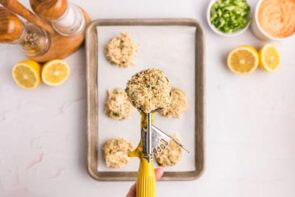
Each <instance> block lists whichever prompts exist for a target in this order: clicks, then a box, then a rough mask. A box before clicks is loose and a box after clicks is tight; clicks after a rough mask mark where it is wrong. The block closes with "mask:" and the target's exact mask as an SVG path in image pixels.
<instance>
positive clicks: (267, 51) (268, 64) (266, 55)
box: [259, 44, 280, 72]
mask: <svg viewBox="0 0 295 197" xmlns="http://www.w3.org/2000/svg"><path fill="white" fill-rule="evenodd" d="M259 57H260V60H259V66H260V67H261V68H262V69H263V70H265V71H268V72H274V71H276V70H277V69H278V68H279V65H280V54H279V51H278V50H277V49H276V47H274V46H273V45H270V44H267V45H265V46H264V47H262V48H261V49H260V50H259Z"/></svg>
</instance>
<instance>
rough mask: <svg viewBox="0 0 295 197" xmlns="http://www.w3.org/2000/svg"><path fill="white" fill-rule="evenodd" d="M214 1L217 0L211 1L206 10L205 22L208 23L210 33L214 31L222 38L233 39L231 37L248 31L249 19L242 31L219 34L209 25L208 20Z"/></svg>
mask: <svg viewBox="0 0 295 197" xmlns="http://www.w3.org/2000/svg"><path fill="white" fill-rule="evenodd" d="M216 1H217V0H211V1H210V3H209V5H208V8H207V22H208V25H209V27H210V28H211V29H212V31H214V32H215V33H216V34H218V35H221V36H224V37H233V36H237V35H240V34H242V33H244V32H245V31H246V30H247V29H248V27H249V25H250V21H251V20H250V18H249V21H248V24H247V25H246V26H245V27H244V28H243V29H240V30H238V31H236V32H233V33H224V32H221V31H219V30H218V29H217V28H216V27H215V26H214V25H213V24H211V20H210V16H211V7H212V5H213V4H214V3H215V2H216ZM249 6H250V5H249Z"/></svg>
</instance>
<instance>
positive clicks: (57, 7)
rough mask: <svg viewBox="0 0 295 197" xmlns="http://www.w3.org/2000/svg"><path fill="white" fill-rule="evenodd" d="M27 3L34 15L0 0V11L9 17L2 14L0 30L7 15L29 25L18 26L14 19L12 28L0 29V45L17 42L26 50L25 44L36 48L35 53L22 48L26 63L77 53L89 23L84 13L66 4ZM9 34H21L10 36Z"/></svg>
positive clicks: (56, 0)
mask: <svg viewBox="0 0 295 197" xmlns="http://www.w3.org/2000/svg"><path fill="white" fill-rule="evenodd" d="M30 3H31V6H32V9H33V10H34V12H35V13H33V12H31V11H30V10H29V9H27V8H26V7H25V6H23V5H22V4H21V3H20V2H19V1H16V0H0V8H1V9H2V8H5V9H7V11H9V14H8V12H7V11H5V12H4V11H2V16H0V24H1V25H0V26H2V23H1V22H2V21H1V20H3V19H5V18H7V15H9V17H12V15H11V14H16V15H18V16H20V17H22V18H23V19H25V20H27V21H28V22H29V23H22V22H21V21H20V20H19V18H17V17H16V15H14V19H15V20H13V21H12V22H13V23H11V24H12V25H10V26H6V29H5V25H4V26H3V27H1V28H2V30H1V31H0V34H1V36H2V38H0V43H1V42H9V41H11V42H14V41H16V40H17V42H18V43H20V44H21V45H26V47H27V45H28V44H27V43H28V42H27V41H28V40H30V41H31V44H35V45H34V46H38V47H36V49H38V50H29V49H27V48H26V47H25V51H26V54H27V56H29V57H30V59H32V60H35V61H37V62H46V61H49V60H52V59H62V58H65V57H67V56H68V55H70V54H72V53H73V52H75V51H76V50H78V49H79V47H80V46H81V45H82V44H83V41H84V38H85V34H84V32H85V29H86V28H85V27H86V25H87V24H88V23H89V22H90V17H89V15H88V14H87V12H86V11H85V10H83V9H82V8H81V7H78V6H76V5H74V4H71V3H68V1H67V0H30ZM5 20H7V19H5ZM3 24H4V23H3ZM14 24H16V26H15V27H14ZM12 27H13V28H12ZM14 28H15V29H14ZM12 29H14V30H12ZM11 31H12V32H13V31H15V32H22V33H15V34H13V35H11ZM36 37H38V38H40V39H37V40H38V42H34V39H36ZM8 38H9V39H8ZM23 48H24V47H23ZM46 48H47V49H46Z"/></svg>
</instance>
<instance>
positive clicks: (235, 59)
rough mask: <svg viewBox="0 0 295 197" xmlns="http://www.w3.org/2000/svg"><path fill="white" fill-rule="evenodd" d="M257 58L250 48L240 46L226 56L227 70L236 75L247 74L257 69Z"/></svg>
mask: <svg viewBox="0 0 295 197" xmlns="http://www.w3.org/2000/svg"><path fill="white" fill-rule="evenodd" d="M258 64H259V57H258V53H257V51H256V49H255V48H254V47H252V46H241V47H238V48H236V49H234V50H232V51H231V52H230V53H229V54H228V56H227V66H228V68H229V69H230V70H231V71H232V72H234V73H237V74H242V75H245V74H249V73H252V72H253V71H254V70H256V69H257V67H258Z"/></svg>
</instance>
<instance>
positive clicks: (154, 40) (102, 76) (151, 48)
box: [97, 26, 195, 171]
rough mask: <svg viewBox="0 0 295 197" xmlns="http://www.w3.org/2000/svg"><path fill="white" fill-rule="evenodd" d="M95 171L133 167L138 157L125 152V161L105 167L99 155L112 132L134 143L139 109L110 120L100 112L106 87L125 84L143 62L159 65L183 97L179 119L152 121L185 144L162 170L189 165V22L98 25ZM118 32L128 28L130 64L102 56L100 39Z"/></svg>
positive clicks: (191, 94)
mask: <svg viewBox="0 0 295 197" xmlns="http://www.w3.org/2000/svg"><path fill="white" fill-rule="evenodd" d="M97 32H98V90H99V92H98V99H99V102H98V106H99V109H98V117H99V118H98V139H99V141H98V146H99V147H98V150H99V158H98V159H99V161H98V166H99V167H98V171H137V169H138V164H139V162H138V159H137V158H131V159H130V162H129V163H128V164H127V166H125V167H123V168H120V169H111V168H107V167H106V165H105V162H104V159H103V151H102V147H103V144H104V142H105V141H106V140H107V139H109V138H113V137H123V138H126V139H127V140H129V141H130V142H131V143H132V144H133V146H134V147H136V146H137V145H138V143H139V140H140V114H139V112H137V110H135V111H134V114H133V115H132V117H130V118H128V119H126V120H123V121H116V120H112V119H110V118H108V117H107V116H106V115H105V113H104V103H105V100H106V97H107V90H108V89H112V88H116V87H120V88H123V89H124V88H125V86H126V82H127V80H128V79H130V77H131V76H132V75H133V74H135V73H136V72H138V71H141V70H143V69H146V68H149V67H157V68H159V69H162V70H163V71H164V72H165V73H166V75H167V77H168V79H169V80H170V82H171V84H172V86H175V87H178V88H181V89H182V90H183V91H184V92H185V93H186V96H187V99H188V111H186V112H185V113H184V114H182V116H181V118H180V119H175V118H164V117H161V116H160V115H159V114H157V116H156V120H155V125H156V126H157V127H159V128H161V129H162V130H164V131H166V132H168V133H169V134H171V135H172V134H173V133H176V134H177V136H178V137H179V138H180V140H181V142H182V143H183V144H184V145H185V146H186V147H187V148H188V149H189V150H190V153H189V154H188V153H186V152H185V151H183V155H182V158H181V160H180V161H179V162H178V163H177V164H176V165H175V166H173V167H169V168H166V169H165V170H166V171H190V170H194V169H195V163H194V162H195V161H194V158H195V140H194V135H195V28H193V27H182V26H170V27H169V26H164V27H156V26H129V27H128V26H109V27H98V28H97ZM120 32H128V33H129V34H130V35H131V37H132V39H133V41H134V42H135V43H137V44H138V45H139V50H138V52H137V56H136V57H135V65H133V66H131V67H128V68H119V67H117V66H113V65H111V64H109V63H108V62H107V60H106V59H105V56H104V52H103V50H104V46H105V44H106V43H107V42H108V41H109V40H110V39H111V38H112V37H114V36H117V35H118V34H119V33H120Z"/></svg>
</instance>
